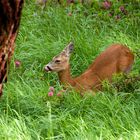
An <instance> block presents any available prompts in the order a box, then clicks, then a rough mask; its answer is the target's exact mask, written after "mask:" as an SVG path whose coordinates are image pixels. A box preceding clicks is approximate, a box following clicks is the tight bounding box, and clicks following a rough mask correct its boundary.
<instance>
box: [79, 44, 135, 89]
mask: <svg viewBox="0 0 140 140" xmlns="http://www.w3.org/2000/svg"><path fill="white" fill-rule="evenodd" d="M133 61H134V55H133V53H132V52H131V51H130V49H129V48H128V47H126V46H124V45H120V44H114V45H112V46H110V47H108V48H107V49H106V50H105V51H104V52H102V53H101V54H100V55H99V56H98V57H97V58H96V59H95V60H94V62H93V63H92V64H91V65H90V67H89V68H88V69H87V70H86V71H85V72H84V73H83V74H82V75H81V76H79V77H78V78H77V81H79V83H80V84H81V85H85V86H86V87H92V86H96V85H99V84H100V83H101V82H102V80H104V79H108V80H111V78H112V75H113V74H115V73H119V72H128V71H129V70H130V69H131V66H132V64H133Z"/></svg>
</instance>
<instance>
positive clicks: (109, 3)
mask: <svg viewBox="0 0 140 140" xmlns="http://www.w3.org/2000/svg"><path fill="white" fill-rule="evenodd" d="M111 5H112V3H111V2H110V1H108V0H106V1H104V2H103V8H105V9H109V8H110V7H111Z"/></svg>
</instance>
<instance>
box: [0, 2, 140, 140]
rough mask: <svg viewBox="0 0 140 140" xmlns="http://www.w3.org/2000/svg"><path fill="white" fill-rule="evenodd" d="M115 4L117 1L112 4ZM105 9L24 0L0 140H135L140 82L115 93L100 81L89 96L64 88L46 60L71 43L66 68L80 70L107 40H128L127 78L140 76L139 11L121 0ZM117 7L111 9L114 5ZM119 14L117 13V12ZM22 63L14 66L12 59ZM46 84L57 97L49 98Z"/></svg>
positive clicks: (139, 134)
mask: <svg viewBox="0 0 140 140" xmlns="http://www.w3.org/2000/svg"><path fill="white" fill-rule="evenodd" d="M118 3H119V2H118ZM118 3H116V4H114V7H112V8H113V9H115V10H114V14H112V15H109V14H110V13H109V11H108V10H103V9H99V7H98V6H95V7H94V6H93V7H92V8H90V7H86V6H82V5H80V4H79V5H76V6H68V7H63V6H60V5H58V4H57V5H50V6H47V7H46V8H45V9H44V10H42V9H41V8H40V7H39V6H37V5H35V3H34V2H32V1H27V2H25V5H24V8H23V12H22V18H21V24H20V30H19V34H18V37H17V40H16V48H15V54H14V56H13V59H12V61H11V66H10V70H9V78H8V82H7V83H6V84H5V85H4V91H3V96H2V97H1V99H0V114H1V115H0V140H47V139H48V140H138V139H140V81H135V80H134V81H132V82H130V83H129V84H128V85H127V84H125V83H123V82H122V81H121V78H117V80H116V82H118V84H119V85H121V90H119V91H117V90H116V88H115V87H114V86H113V85H112V84H108V83H105V84H104V90H103V91H101V92H99V93H97V94H96V95H95V96H91V95H85V96H84V97H81V96H80V95H79V94H78V93H76V92H75V91H68V92H67V93H63V94H62V95H61V96H57V93H58V92H59V90H61V89H62V87H61V85H60V84H59V80H58V77H57V74H55V73H46V72H44V65H46V64H47V63H48V62H49V61H50V60H51V59H52V57H53V56H55V55H57V54H58V53H59V52H61V51H62V49H63V48H64V47H65V46H66V45H67V44H68V43H69V42H70V41H73V42H74V45H75V50H74V53H73V54H72V56H71V60H70V63H71V74H72V75H73V76H77V75H80V74H81V73H82V72H83V71H84V70H85V69H87V67H88V66H89V65H90V64H91V63H92V61H93V60H94V59H95V58H96V57H97V55H99V54H100V52H102V51H103V50H104V49H105V48H106V47H107V46H109V45H111V44H113V43H122V44H126V45H127V46H128V47H129V48H130V49H131V50H132V51H133V52H134V54H135V63H134V65H133V68H132V70H131V73H130V74H129V75H130V76H133V75H139V74H140V56H139V54H140V51H139V50H140V28H139V25H140V12H139V11H138V10H137V7H135V9H134V7H133V5H131V4H130V5H126V8H127V11H128V14H127V15H123V14H121V12H120V11H119V6H120V5H121V4H122V3H119V4H118ZM115 7H116V8H115ZM118 12H120V15H119V16H116V15H117V13H118ZM17 60H18V61H20V62H21V65H20V66H19V67H16V65H15V61H17ZM50 86H53V87H54V88H55V95H54V96H51V97H49V96H48V92H49V88H50Z"/></svg>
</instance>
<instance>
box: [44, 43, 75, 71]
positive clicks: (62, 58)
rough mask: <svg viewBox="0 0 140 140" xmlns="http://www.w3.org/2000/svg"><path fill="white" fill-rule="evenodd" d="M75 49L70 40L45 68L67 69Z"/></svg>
mask: <svg viewBox="0 0 140 140" xmlns="http://www.w3.org/2000/svg"><path fill="white" fill-rule="evenodd" d="M73 49H74V45H73V43H72V42H70V43H69V44H68V45H67V46H66V48H65V49H64V50H63V51H62V52H61V53H60V54H58V55H56V56H55V57H54V58H53V59H52V61H50V62H49V63H48V64H47V65H46V66H45V68H44V69H45V71H46V72H49V71H52V72H60V71H62V70H65V69H66V68H67V67H68V66H69V58H70V54H71V53H72V51H73Z"/></svg>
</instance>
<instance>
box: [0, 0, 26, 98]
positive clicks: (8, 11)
mask: <svg viewBox="0 0 140 140" xmlns="http://www.w3.org/2000/svg"><path fill="white" fill-rule="evenodd" d="M22 5H23V0H0V96H1V95H2V87H3V82H4V81H7V72H8V67H9V63H10V60H11V56H12V55H13V53H14V42H15V39H16V36H17V33H18V28H19V23H20V16H21V10H22Z"/></svg>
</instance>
